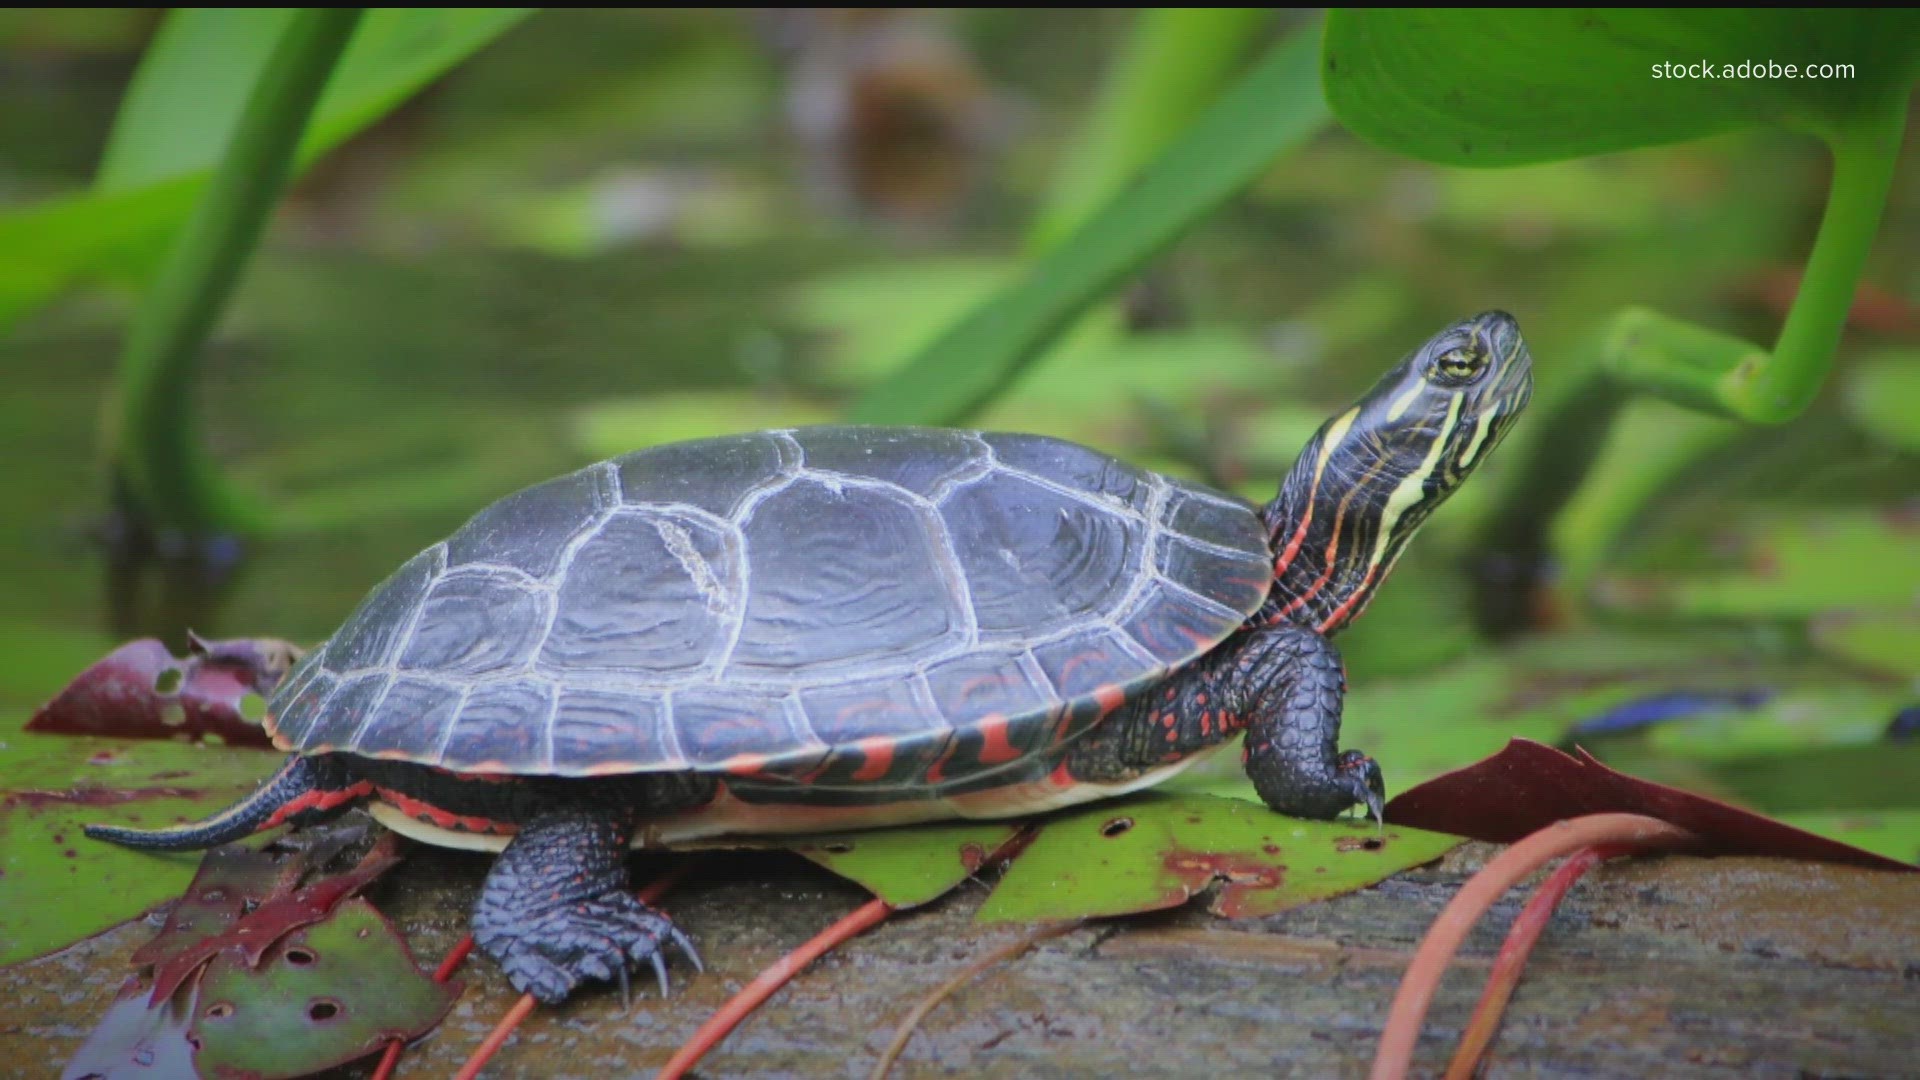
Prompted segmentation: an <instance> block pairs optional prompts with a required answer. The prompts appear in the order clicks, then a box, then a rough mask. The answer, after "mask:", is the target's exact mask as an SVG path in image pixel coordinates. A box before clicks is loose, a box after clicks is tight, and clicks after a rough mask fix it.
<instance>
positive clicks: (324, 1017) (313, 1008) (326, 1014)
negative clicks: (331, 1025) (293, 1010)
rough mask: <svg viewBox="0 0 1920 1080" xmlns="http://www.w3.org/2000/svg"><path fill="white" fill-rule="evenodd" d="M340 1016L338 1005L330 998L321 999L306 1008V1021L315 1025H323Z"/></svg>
mask: <svg viewBox="0 0 1920 1080" xmlns="http://www.w3.org/2000/svg"><path fill="white" fill-rule="evenodd" d="M339 1015H340V1003H339V1002H337V1001H335V1000H333V999H332V998H321V999H320V1000H319V1001H315V1002H313V1003H311V1004H309V1005H308V1006H307V1019H309V1020H312V1021H314V1022H315V1023H325V1022H326V1021H328V1020H331V1019H333V1018H334V1017H336V1016H339Z"/></svg>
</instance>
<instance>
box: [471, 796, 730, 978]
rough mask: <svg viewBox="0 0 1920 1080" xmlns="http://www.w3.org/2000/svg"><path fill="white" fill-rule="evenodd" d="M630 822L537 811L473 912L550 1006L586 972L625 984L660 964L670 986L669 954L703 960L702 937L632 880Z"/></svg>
mask: <svg viewBox="0 0 1920 1080" xmlns="http://www.w3.org/2000/svg"><path fill="white" fill-rule="evenodd" d="M626 857H627V830H626V828H625V827H623V826H620V825H617V824H615V823H613V822H610V821H605V820H602V819H599V818H595V817H591V816H587V815H583V814H572V813H556V814H547V815H543V816H541V817H537V818H534V819H533V820H532V821H531V822H529V823H528V824H527V825H525V826H524V827H523V828H521V830H520V832H519V833H518V834H517V835H515V836H514V838H513V840H512V842H511V843H509V844H508V845H507V848H506V850H505V851H503V852H501V853H500V858H499V859H497V860H496V861H495V862H494V864H493V869H492V871H491V872H489V873H488V874H487V883H486V885H485V886H484V887H483V888H482V889H481V891H480V902H479V903H478V904H477V905H475V907H474V911H473V939H474V941H475V943H477V944H478V945H479V946H480V949H481V951H483V952H485V953H486V954H487V955H488V956H491V957H493V959H494V960H495V961H497V962H498V963H499V964H500V966H501V967H502V968H503V969H505V970H506V973H507V978H508V979H509V980H510V981H511V982H512V983H513V988H514V989H515V990H520V991H524V992H528V993H531V994H532V995H533V996H534V997H536V998H538V999H539V1000H540V1001H541V1002H543V1003H544V1004H548V1005H554V1004H558V1003H559V1002H561V1001H564V1000H566V998H567V995H569V994H571V993H572V992H573V989H574V987H576V986H578V985H579V984H580V983H581V982H583V981H585V980H587V979H610V980H614V981H617V982H619V984H620V989H621V992H622V994H623V995H624V994H625V992H626V987H627V973H628V972H629V971H630V970H632V969H633V968H636V967H638V966H639V965H640V964H643V963H646V964H651V965H652V966H653V970H654V974H655V975H657V976H658V977H659V980H660V992H661V994H662V995H664V994H665V993H666V992H667V966H666V960H665V958H664V957H663V956H662V952H663V951H664V949H665V946H666V944H667V943H668V942H672V943H673V944H674V945H677V946H679V948H680V951H681V952H683V953H685V954H686V956H687V959H689V960H691V961H693V966H694V967H695V968H696V969H698V968H700V957H699V954H698V953H696V952H695V951H694V948H693V942H692V941H691V940H689V939H688V938H687V935H685V934H683V933H681V932H680V930H679V929H678V928H677V927H675V926H674V925H673V923H672V922H670V921H669V920H668V919H667V917H666V916H665V915H663V914H661V913H660V912H659V911H656V910H655V909H653V908H651V907H648V906H647V905H646V904H643V903H641V902H640V901H639V900H637V899H635V898H634V896H633V894H632V893H631V892H629V891H628V887H627V866H626Z"/></svg>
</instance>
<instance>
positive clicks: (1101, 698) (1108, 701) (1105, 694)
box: [1093, 683, 1173, 716]
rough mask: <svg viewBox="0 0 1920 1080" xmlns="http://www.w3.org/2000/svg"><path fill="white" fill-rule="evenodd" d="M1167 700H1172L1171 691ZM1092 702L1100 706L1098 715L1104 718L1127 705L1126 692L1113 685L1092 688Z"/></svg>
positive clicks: (1105, 684) (1168, 692)
mask: <svg viewBox="0 0 1920 1080" xmlns="http://www.w3.org/2000/svg"><path fill="white" fill-rule="evenodd" d="M1167 698H1168V700H1172V698H1173V691H1172V690H1168V691H1167ZM1093 700H1094V701H1096V702H1099V704H1100V715H1101V716H1105V715H1107V714H1108V713H1110V712H1112V711H1113V710H1115V709H1117V708H1119V707H1120V706H1122V705H1125V704H1126V703H1127V692H1126V691H1125V690H1122V689H1120V688H1119V687H1117V686H1115V685H1113V684H1112V683H1103V684H1101V685H1099V686H1096V687H1094V688H1093Z"/></svg>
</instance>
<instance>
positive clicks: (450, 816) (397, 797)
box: [368, 785, 518, 836]
mask: <svg viewBox="0 0 1920 1080" xmlns="http://www.w3.org/2000/svg"><path fill="white" fill-rule="evenodd" d="M368 786H371V785H368ZM374 790H375V791H376V792H377V793H378V794H379V796H380V801H381V802H384V803H387V804H388V805H390V806H392V807H393V808H394V809H395V810H398V811H400V812H401V813H403V814H405V815H407V816H408V817H410V818H413V819H414V820H416V821H427V822H431V823H432V824H434V825H438V826H440V827H441V828H443V829H458V830H464V831H466V832H470V833H482V834H486V835H492V836H508V835H511V834H513V833H514V832H516V831H518V830H517V829H516V828H515V827H514V826H513V825H511V824H508V823H507V822H504V821H494V820H493V819H491V818H483V817H467V816H465V815H461V814H455V813H452V812H451V811H447V810H442V809H440V808H439V807H437V806H435V805H433V804H432V803H429V802H423V801H422V800H420V799H416V798H414V797H413V796H411V795H408V794H406V793H405V792H401V791H395V790H393V789H392V788H385V787H383V788H375V789H374Z"/></svg>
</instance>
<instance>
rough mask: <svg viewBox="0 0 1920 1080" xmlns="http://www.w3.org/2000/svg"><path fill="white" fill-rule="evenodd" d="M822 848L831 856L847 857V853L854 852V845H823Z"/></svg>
mask: <svg viewBox="0 0 1920 1080" xmlns="http://www.w3.org/2000/svg"><path fill="white" fill-rule="evenodd" d="M821 848H822V850H824V851H826V852H827V853H828V854H830V855H845V854H846V853H847V852H849V851H852V850H853V845H852V844H847V843H834V844H823V845H821Z"/></svg>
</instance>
